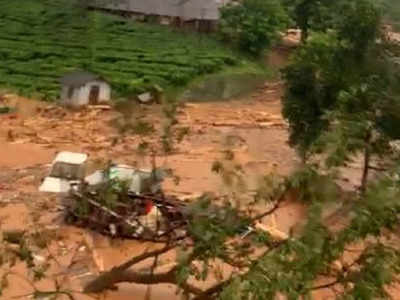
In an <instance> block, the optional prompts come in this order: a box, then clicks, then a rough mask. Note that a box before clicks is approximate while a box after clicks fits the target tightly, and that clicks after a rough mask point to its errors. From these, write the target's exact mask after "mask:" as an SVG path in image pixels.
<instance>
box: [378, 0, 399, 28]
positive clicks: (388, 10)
mask: <svg viewBox="0 0 400 300" xmlns="http://www.w3.org/2000/svg"><path fill="white" fill-rule="evenodd" d="M380 2H382V7H383V11H384V14H385V21H386V22H388V23H389V24H391V25H392V26H393V29H394V30H396V31H398V32H400V2H399V1H395V0H380Z"/></svg>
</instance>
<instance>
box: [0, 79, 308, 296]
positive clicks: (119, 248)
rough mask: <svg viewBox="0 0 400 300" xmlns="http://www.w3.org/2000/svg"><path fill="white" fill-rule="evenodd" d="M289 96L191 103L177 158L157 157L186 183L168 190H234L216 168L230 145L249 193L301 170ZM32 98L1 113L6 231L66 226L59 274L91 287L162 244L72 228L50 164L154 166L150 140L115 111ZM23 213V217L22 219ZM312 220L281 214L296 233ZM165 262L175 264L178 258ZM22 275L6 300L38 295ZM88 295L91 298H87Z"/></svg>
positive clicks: (123, 289)
mask: <svg viewBox="0 0 400 300" xmlns="http://www.w3.org/2000/svg"><path fill="white" fill-rule="evenodd" d="M280 96H281V88H280V85H279V84H278V83H274V84H266V85H265V86H263V87H262V88H260V89H259V90H258V91H257V92H255V93H254V94H253V95H251V96H249V97H247V98H245V99H237V100H232V101H229V102H207V103H198V102H197V103H186V104H185V105H184V106H183V107H182V108H180V109H179V111H178V119H179V126H183V127H189V128H190V132H189V134H188V135H187V136H186V137H185V138H184V139H183V141H182V142H181V143H180V144H179V145H177V148H176V149H175V151H174V152H173V153H172V154H171V155H168V156H164V155H158V156H157V157H156V160H157V163H158V164H159V165H163V166H166V167H169V168H172V169H173V171H174V174H175V175H177V176H179V178H180V183H179V185H175V184H174V183H173V182H172V181H167V182H166V183H165V186H164V189H165V190H166V192H167V193H170V194H175V195H178V196H190V195H199V194H201V193H204V192H206V191H211V192H214V193H216V194H223V193H225V192H226V191H227V190H226V188H224V185H223V183H222V181H221V179H220V177H219V176H217V175H215V174H214V173H213V172H212V171H211V166H212V164H213V162H214V161H216V160H221V159H222V158H223V153H224V152H225V151H226V150H227V149H229V150H230V151H232V152H233V153H234V157H235V162H237V163H238V164H240V165H242V166H243V168H244V170H245V172H246V174H248V176H247V181H248V184H249V189H252V188H254V187H255V186H256V182H257V179H258V177H259V176H261V175H264V174H268V173H270V172H278V173H281V174H288V173H289V172H291V171H292V170H293V168H294V167H295V166H296V164H297V163H298V160H297V159H296V156H295V154H294V152H293V150H292V149H290V148H289V146H288V145H287V143H286V142H287V137H288V136H287V130H286V128H287V126H286V124H285V122H284V121H283V120H282V118H281V115H280ZM25 100H26V99H17V100H15V99H14V100H13V101H14V104H15V106H19V109H18V112H17V113H15V114H11V115H2V116H0V123H1V126H0V170H1V171H0V204H1V206H0V218H1V219H2V221H3V224H4V225H3V228H5V229H24V230H32V228H34V227H35V226H41V227H43V228H47V227H49V228H51V227H52V226H53V227H55V228H57V232H58V234H59V235H61V236H62V239H61V240H60V241H58V242H54V243H53V245H52V248H54V250H53V251H54V252H55V253H57V255H56V257H57V258H58V260H59V261H63V262H64V263H65V265H64V266H63V267H62V268H60V266H53V268H54V269H55V270H54V272H55V273H56V272H57V271H60V269H64V270H65V269H66V268H67V269H68V270H69V271H68V274H69V276H68V278H69V280H68V284H67V286H70V287H75V288H77V289H79V288H80V287H81V286H82V284H83V283H84V282H85V276H83V277H80V275H82V273H83V274H84V273H88V274H96V273H97V272H99V271H104V270H108V269H110V268H111V267H113V266H115V265H117V264H119V263H122V262H123V261H125V260H126V259H127V258H129V257H131V256H132V254H140V253H141V252H143V251H145V249H147V247H149V246H150V247H154V245H147V244H146V243H142V242H134V241H130V242H115V241H114V242H110V241H109V240H108V239H105V238H102V237H99V236H96V235H93V234H91V233H88V232H85V231H83V230H79V229H75V228H70V227H66V226H65V225H63V224H62V222H61V219H60V217H59V211H58V207H59V200H58V199H57V197H54V196H47V195H45V194H40V193H38V192H37V187H38V185H39V184H40V181H41V179H42V178H43V176H45V175H46V172H48V169H49V164H50V163H51V161H52V159H53V158H54V155H55V154H56V153H57V152H58V151H61V150H70V151H79V152H85V153H88V154H89V156H90V161H91V163H92V164H93V166H92V168H93V169H94V168H96V164H99V165H100V164H102V163H104V162H105V161H107V160H108V159H109V158H112V159H113V160H114V161H116V162H121V163H127V164H132V165H139V166H149V159H146V158H144V157H142V156H141V155H138V154H137V151H136V149H137V145H138V144H139V143H140V141H141V138H140V137H138V136H134V135H124V136H121V135H120V133H119V131H118V130H117V128H116V127H115V126H114V125H113V124H115V120H118V119H120V118H127V116H126V115H125V116H122V115H121V113H119V112H117V111H114V110H112V109H105V108H99V109H97V108H91V109H86V110H83V111H76V112H72V111H66V110H63V109H60V108H57V107H54V106H51V105H46V104H43V103H38V104H37V106H35V102H32V101H30V100H27V102H26V103H28V104H27V107H26V108H24V105H23V103H24V101H25ZM20 112H21V113H20ZM137 114H141V115H143V114H145V115H146V120H147V121H151V122H153V124H154V126H155V128H156V129H159V128H160V125H159V124H160V123H161V121H162V119H163V117H162V114H161V107H160V106H157V105H154V106H144V107H142V108H140V109H138V108H135V109H133V110H132V116H131V117H129V116H128V118H135V116H137ZM16 214H17V215H18V216H19V217H18V218H15V215H16ZM303 215H304V207H302V206H298V205H297V204H292V205H288V206H286V207H283V208H282V209H281V210H280V211H279V212H278V215H277V217H278V219H279V220H280V221H279V224H277V227H278V229H279V230H282V231H286V232H288V231H289V229H290V227H292V226H293V225H295V224H296V222H297V221H296V220H298V219H300V218H302V217H303ZM266 222H267V223H268V222H269V220H266ZM82 246H84V247H85V249H84V250H82V248H81V247H82ZM78 249H81V250H82V252H79V251H80V250H78ZM86 252H87V253H86ZM70 253H78V254H80V256H82V257H83V258H84V261H85V263H84V264H83V263H82V262H80V263H79V262H75V263H72V262H73V260H74V259H75V258H74V259H73V258H71V255H70ZM165 259H166V262H168V261H171V262H172V261H173V260H174V255H173V254H170V255H169V257H166V258H165ZM73 265H80V269H79V268H78V269H76V270H75V269H74V268H73ZM15 271H16V272H17V273H19V274H21V275H23V274H24V273H25V272H26V270H25V269H24V267H23V266H16V269H15ZM92 276H93V275H92ZM17 277H18V276H17ZM17 277H15V278H13V280H12V282H13V284H12V285H11V286H10V288H9V289H7V291H6V294H5V297H6V298H5V299H7V297H8V298H10V297H13V296H17V295H21V294H24V293H25V294H26V293H28V292H29V290H30V287H29V285H26V284H23V282H22V281H23V280H22V279H21V280H22V281H21V280H19V279H17ZM41 284H43V286H44V288H45V289H46V288H47V289H51V288H52V287H53V285H54V283H52V282H51V281H49V282H43V283H41ZM13 286H14V287H15V288H13ZM17 286H18V288H17ZM150 292H151V299H155V300H157V299H179V297H178V296H177V295H175V292H176V291H175V288H174V287H172V286H169V285H160V286H153V287H152V288H151V291H150ZM147 293H149V290H148V288H147V287H146V286H141V285H121V286H120V288H119V290H118V291H114V292H107V293H106V294H105V295H104V297H105V298H103V299H107V300H125V299H126V300H128V299H137V300H140V299H144V297H145V295H146V294H147ZM132 297H134V298H132ZM78 298H82V299H86V298H87V297H86V296H83V295H79V294H78Z"/></svg>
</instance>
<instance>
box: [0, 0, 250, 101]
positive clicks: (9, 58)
mask: <svg viewBox="0 0 400 300" xmlns="http://www.w3.org/2000/svg"><path fill="white" fill-rule="evenodd" d="M65 3H66V1H65V0H41V1H38V0H18V4H17V3H15V1H1V2H0V60H1V64H0V87H4V88H9V89H11V90H13V91H16V92H18V93H19V94H22V95H26V96H31V97H36V98H40V99H44V100H46V99H49V100H51V99H55V98H57V97H58V95H59V84H58V79H59V77H60V76H62V75H63V74H65V73H66V72H68V71H72V70H76V69H85V70H89V71H92V72H95V73H97V74H100V75H102V76H103V77H105V78H106V79H107V80H108V81H109V82H110V83H111V84H112V86H113V91H114V92H115V94H116V95H117V96H122V97H129V96H131V95H135V94H138V93H142V92H145V91H147V90H148V89H149V88H151V87H152V86H154V85H155V84H157V85H159V86H161V87H163V88H164V89H168V88H173V87H177V86H182V85H185V84H187V83H188V82H189V81H190V80H192V79H193V78H196V77H198V76H202V75H204V74H210V73H215V72H219V71H221V70H224V69H225V68H227V67H233V66H235V67H239V68H240V66H241V65H242V64H243V65H244V66H245V65H246V64H247V63H248V62H247V59H244V58H243V57H241V56H239V55H238V54H236V53H234V52H233V51H231V50H229V49H228V48H226V47H224V46H223V45H222V44H220V43H219V42H217V41H216V40H215V39H213V38H212V37H209V36H204V35H197V34H193V33H182V32H176V31H174V30H172V29H171V28H168V27H164V26H159V25H150V24H142V23H137V22H133V21H130V20H127V19H123V18H120V17H117V16H110V15H105V14H102V13H98V12H87V13H86V14H85V15H83V16H79V15H74V13H73V12H72V11H73V7H72V6H71V7H68V6H67V7H65V5H67V4H65Z"/></svg>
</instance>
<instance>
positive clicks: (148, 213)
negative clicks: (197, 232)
mask: <svg viewBox="0 0 400 300" xmlns="http://www.w3.org/2000/svg"><path fill="white" fill-rule="evenodd" d="M115 183H116V182H114V184H115ZM110 187H111V186H110V184H105V185H104V186H101V187H100V188H96V190H93V189H92V188H90V187H88V186H86V187H85V186H83V187H82V188H81V189H80V190H79V191H76V190H72V191H71V193H70V194H69V195H68V197H67V198H66V200H67V201H66V203H67V204H66V212H67V213H66V220H67V223H69V224H73V225H74V226H78V227H83V228H86V229H91V230H93V231H97V232H99V233H101V234H104V235H108V236H111V237H115V238H124V239H140V240H146V241H153V242H166V241H171V240H176V239H180V238H182V237H184V236H185V231H184V229H185V228H184V227H185V225H186V224H187V222H186V218H185V203H184V202H182V201H179V200H178V199H176V198H167V197H165V196H164V195H162V194H161V193H160V194H158V195H138V194H136V193H133V192H129V191H128V190H126V189H124V188H120V189H118V188H113V189H112V190H110Z"/></svg>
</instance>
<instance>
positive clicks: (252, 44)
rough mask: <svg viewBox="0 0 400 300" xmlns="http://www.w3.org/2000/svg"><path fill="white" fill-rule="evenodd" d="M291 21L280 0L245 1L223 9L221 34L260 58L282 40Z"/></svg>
mask: <svg viewBox="0 0 400 300" xmlns="http://www.w3.org/2000/svg"><path fill="white" fill-rule="evenodd" d="M287 22H288V18H287V15H286V13H285V10H284V9H283V7H282V5H281V3H280V1H278V0H243V1H241V2H240V3H234V4H228V5H226V6H224V7H222V8H221V20H220V32H221V35H222V37H223V38H224V40H226V41H229V42H232V43H234V44H236V45H237V46H238V48H239V49H241V50H243V51H245V52H248V53H250V54H252V55H256V56H257V55H260V54H261V53H262V51H263V50H265V49H266V48H268V47H270V46H271V45H272V44H273V43H274V42H275V41H277V40H278V38H279V31H280V30H282V29H283V28H285V25H286V24H287Z"/></svg>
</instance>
